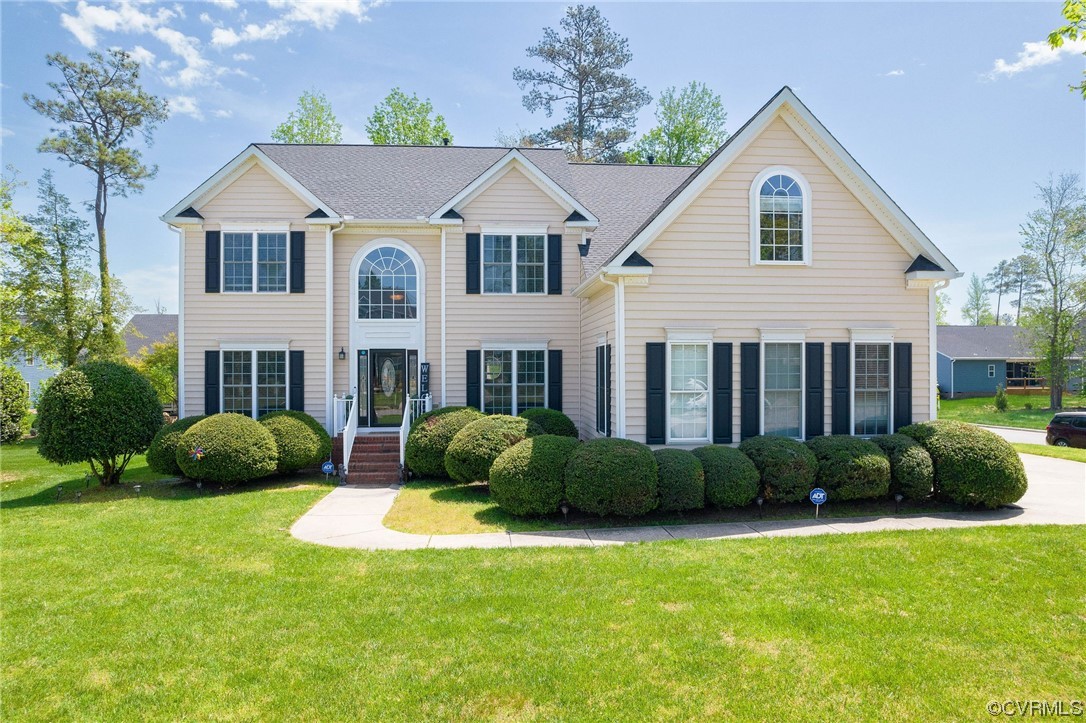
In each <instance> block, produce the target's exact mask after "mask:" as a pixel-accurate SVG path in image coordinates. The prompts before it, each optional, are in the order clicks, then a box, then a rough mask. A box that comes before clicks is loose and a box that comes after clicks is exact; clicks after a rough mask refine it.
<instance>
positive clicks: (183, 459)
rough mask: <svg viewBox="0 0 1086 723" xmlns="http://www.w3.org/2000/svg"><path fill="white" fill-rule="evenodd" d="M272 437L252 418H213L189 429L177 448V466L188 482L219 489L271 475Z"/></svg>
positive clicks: (273, 461)
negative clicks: (206, 483) (207, 483)
mask: <svg viewBox="0 0 1086 723" xmlns="http://www.w3.org/2000/svg"><path fill="white" fill-rule="evenodd" d="M277 457H278V450H277V449H276V446H275V437H273V436H272V433H271V432H269V431H268V429H267V428H266V427H265V426H264V425H263V424H261V423H260V422H258V421H256V420H255V419H253V418H252V417H248V416H245V415H244V414H232V413H226V414H214V415H212V416H210V417H208V418H207V419H204V420H201V421H199V422H197V423H196V424H194V425H192V426H191V427H189V429H188V431H187V432H185V433H184V434H182V435H181V440H180V441H179V442H178V445H177V466H179V467H180V468H181V471H182V472H184V473H185V476H186V477H189V478H192V479H201V480H210V481H211V482H218V483H220V484H223V485H231V484H235V483H237V482H245V481H247V480H251V479H258V478H260V477H267V476H268V475H270V474H275V470H276V465H277V461H278V460H277Z"/></svg>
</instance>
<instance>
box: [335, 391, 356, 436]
mask: <svg viewBox="0 0 1086 723" xmlns="http://www.w3.org/2000/svg"><path fill="white" fill-rule="evenodd" d="M350 406H351V397H350V396H349V395H346V394H344V395H343V396H342V397H341V396H339V395H338V394H335V395H333V396H332V435H333V436H335V435H337V434H342V433H343V428H344V427H346V426H347V409H348V407H350Z"/></svg>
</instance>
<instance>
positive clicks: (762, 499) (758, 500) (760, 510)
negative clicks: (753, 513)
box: [754, 497, 765, 517]
mask: <svg viewBox="0 0 1086 723" xmlns="http://www.w3.org/2000/svg"><path fill="white" fill-rule="evenodd" d="M754 501H755V502H757V503H758V516H759V517H761V516H762V505H763V504H765V499H764V498H762V497H759V498H757V499H755V500H754Z"/></svg>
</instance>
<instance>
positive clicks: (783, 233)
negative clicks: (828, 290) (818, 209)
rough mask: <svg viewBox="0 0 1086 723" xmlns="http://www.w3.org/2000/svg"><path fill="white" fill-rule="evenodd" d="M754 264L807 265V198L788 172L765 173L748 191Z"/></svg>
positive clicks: (795, 176)
mask: <svg viewBox="0 0 1086 723" xmlns="http://www.w3.org/2000/svg"><path fill="white" fill-rule="evenodd" d="M751 191H752V193H751V196H752V199H751V200H752V201H753V204H752V206H753V208H752V209H751V212H752V214H753V218H752V223H751V226H752V231H753V232H754V234H753V239H752V245H753V248H752V252H753V254H752V255H753V259H752V261H753V262H754V263H792V264H807V263H810V262H811V259H810V228H809V226H810V218H809V216H810V208H811V206H810V197H809V191H808V190H807V186H806V183H805V182H804V181H803V180H802V179H801V178H800V177H799V176H798V174H795V173H793V172H791V171H788V170H785V169H767V170H766V171H764V172H763V173H762V174H761V175H759V176H758V178H757V179H755V186H754V188H752V189H751Z"/></svg>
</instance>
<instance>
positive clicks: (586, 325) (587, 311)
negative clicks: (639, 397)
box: [578, 286, 618, 439]
mask: <svg viewBox="0 0 1086 723" xmlns="http://www.w3.org/2000/svg"><path fill="white" fill-rule="evenodd" d="M601 336H606V337H607V343H608V344H610V345H611V434H612V435H614V434H615V431H616V428H615V427H616V423H617V421H618V417H617V415H616V414H615V404H616V401H617V399H616V398H617V396H618V395H617V392H616V387H615V384H616V383H617V382H618V375H617V374H616V373H615V367H616V359H617V355H618V346H617V345H616V344H615V292H614V290H612V289H611V287H609V286H608V287H604V288H603V289H601V290H599V291H597V292H596V293H595V294H594V295H592V296H591V297H589V298H587V299H582V300H581V387H580V394H581V404H580V410H581V418H580V422H579V424H578V428H579V429H580V431H581V438H582V439H594V438H596V437H603V436H606V435H604V434H601V433H599V432H597V431H596V347H597V346H598V345H599V339H600V337H601Z"/></svg>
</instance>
